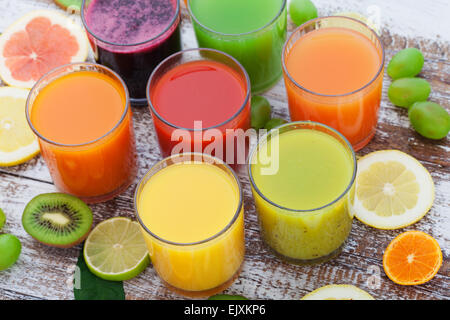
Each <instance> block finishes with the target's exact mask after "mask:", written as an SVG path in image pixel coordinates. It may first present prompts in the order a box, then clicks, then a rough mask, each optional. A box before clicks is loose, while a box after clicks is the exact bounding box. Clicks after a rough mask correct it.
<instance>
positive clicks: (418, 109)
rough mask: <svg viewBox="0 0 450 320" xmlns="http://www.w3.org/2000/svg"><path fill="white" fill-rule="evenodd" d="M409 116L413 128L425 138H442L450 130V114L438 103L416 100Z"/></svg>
mask: <svg viewBox="0 0 450 320" xmlns="http://www.w3.org/2000/svg"><path fill="white" fill-rule="evenodd" d="M408 116H409V120H410V121H411V125H412V126H413V128H414V129H415V130H416V131H417V132H418V133H419V134H421V135H422V136H424V137H425V138H428V139H435V140H438V139H442V138H445V137H446V136H447V134H448V132H449V131H450V115H449V114H448V112H447V110H445V109H444V108H442V107H441V106H440V105H438V104H437V103H434V102H430V101H422V102H416V103H414V104H413V105H412V106H411V108H409V110H408Z"/></svg>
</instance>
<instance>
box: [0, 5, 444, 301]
mask: <svg viewBox="0 0 450 320" xmlns="http://www.w3.org/2000/svg"><path fill="white" fill-rule="evenodd" d="M342 2H343V3H345V1H342ZM350 2H354V1H350ZM363 2H367V1H363ZM419 2H420V1H410V2H408V3H411V4H412V5H414V4H416V3H419ZM317 3H318V7H319V12H320V13H321V14H322V13H324V12H325V13H331V12H330V10H336V11H338V10H339V11H349V7H348V6H345V4H344V5H342V6H341V7H339V6H337V5H336V2H335V1H332V0H328V1H325V0H322V1H317ZM379 3H380V6H381V7H383V4H384V3H388V1H379ZM389 3H392V2H389ZM428 3H429V5H432V2H428ZM433 3H434V1H433ZM446 3H447V5H448V1H436V5H438V6H444V7H445V4H446ZM328 4H329V6H328ZM49 7H50V8H56V6H55V5H54V4H53V3H52V1H50V0H35V1H32V0H14V1H13V0H0V9H1V10H0V32H1V31H2V30H4V28H5V27H6V26H7V25H9V24H10V23H11V22H13V21H14V20H15V19H16V18H18V17H20V15H22V14H23V13H26V12H28V11H30V10H33V9H36V8H49ZM331 8H332V9H331ZM419 9H420V8H419ZM419 9H418V10H417V11H419ZM447 9H448V8H447ZM410 10H411V9H410ZM182 14H183V20H182V37H183V46H184V48H188V47H195V46H196V42H195V38H194V34H193V30H192V26H191V23H190V20H189V17H188V14H187V11H186V10H185V9H183V11H182ZM427 14H428V16H426V17H424V15H427ZM435 14H437V13H435V12H434V11H433V12H432V13H429V12H426V11H425V12H424V13H423V15H422V16H421V18H422V19H424V21H425V23H434V22H435V21H436V19H439V18H437V17H436V16H435ZM390 15H391V16H393V15H394V16H395V13H392V12H390ZM411 19H414V17H411ZM440 19H447V18H446V17H445V15H443V16H442V17H441V18H440ZM436 25H437V26H438V24H436ZM403 27H404V26H403ZM293 28H294V26H293V25H292V24H291V23H290V25H289V31H292V30H293ZM396 30H397V29H396V28H395V25H394V26H392V21H391V22H390V24H389V28H387V27H386V26H385V27H383V25H382V26H381V34H382V40H383V43H384V46H385V50H386V59H387V61H389V59H390V58H391V57H392V55H393V54H394V53H395V52H397V51H398V50H400V49H403V48H405V47H417V48H419V49H420V50H421V51H422V52H423V54H424V56H425V65H424V68H423V71H422V73H421V75H420V76H421V77H423V78H425V79H427V80H428V81H429V82H430V84H431V86H432V94H431V96H430V100H432V101H435V102H437V103H440V104H441V105H442V106H444V107H445V108H446V109H447V110H449V109H450V103H449V97H450V90H449V88H450V83H449V82H450V76H449V75H450V62H449V60H448V55H449V41H448V40H447V39H443V38H442V37H433V38H431V37H428V38H427V37H426V36H427V34H425V36H417V37H415V36H410V35H409V34H405V33H402V32H400V31H401V30H403V29H402V28H401V27H400V26H399V28H398V30H399V32H397V33H396ZM439 32H440V31H437V33H439ZM447 32H448V30H447ZM389 84H390V79H389V77H388V76H386V77H385V80H384V86H383V99H382V102H381V110H380V120H379V124H378V127H377V132H376V135H375V137H374V139H373V140H372V142H370V144H369V145H368V146H367V147H365V148H364V149H363V150H361V151H360V152H358V154H359V155H364V154H367V153H369V152H371V151H375V150H383V149H398V150H401V151H404V152H406V153H409V154H411V155H412V156H414V157H416V158H417V159H418V160H420V161H421V162H422V164H423V165H424V166H425V167H426V168H427V169H428V170H429V171H430V172H431V174H432V176H433V179H434V182H435V185H436V200H435V203H434V205H433V207H432V209H431V210H430V212H429V213H428V214H427V215H426V216H425V217H424V218H423V219H422V220H421V221H419V222H417V223H416V224H415V225H413V226H411V227H408V228H405V229H402V230H395V231H383V230H377V229H373V228H370V227H368V226H366V225H364V224H362V223H360V222H359V221H357V220H356V219H355V220H354V223H353V228H352V231H351V234H350V237H349V240H348V242H347V244H346V246H345V248H344V250H343V252H342V254H341V255H340V256H338V257H337V258H336V259H334V260H332V261H330V262H327V263H324V264H321V265H317V266H296V265H290V264H287V263H284V262H282V261H280V260H278V259H276V258H275V257H274V256H273V255H272V253H271V252H270V251H269V250H268V249H267V248H266V247H265V245H264V244H263V242H262V240H261V238H260V235H259V226H258V223H257V218H256V212H255V207H254V203H253V199H252V196H251V192H250V185H249V181H248V177H247V175H246V173H245V170H242V172H240V173H239V176H240V179H241V182H242V184H243V187H244V194H245V228H246V256H245V263H244V268H243V271H242V273H241V275H240V277H239V278H238V279H237V280H236V282H235V283H234V284H233V285H232V286H231V287H230V288H229V289H228V290H227V291H226V293H229V294H241V295H244V296H246V297H248V298H252V299H299V298H301V297H302V296H303V295H305V294H306V293H308V292H310V291H312V290H314V289H316V288H318V287H321V286H323V285H328V284H333V283H336V284H353V285H356V286H358V287H360V288H362V289H364V290H366V291H368V292H369V293H370V294H372V295H373V296H374V297H375V298H376V299H446V300H447V299H450V258H449V255H450V201H449V196H450V168H449V165H450V160H449V154H450V139H449V138H448V137H447V138H445V139H443V140H440V141H431V140H427V139H425V138H422V137H421V136H419V135H418V134H416V133H415V132H414V130H412V129H411V127H410V124H409V120H408V117H407V112H406V111H405V110H404V109H401V108H396V107H395V106H393V105H392V104H391V103H390V102H389V101H388V99H387V94H386V92H387V88H388V86H389ZM264 96H265V97H267V98H268V99H269V101H270V102H271V104H272V106H273V113H274V116H276V117H282V118H285V119H287V120H289V114H288V108H287V102H286V93H285V88H284V84H283V82H282V81H280V82H279V83H278V85H277V86H276V87H274V88H273V89H271V90H270V91H268V92H266V93H265V94H264ZM133 111H134V126H135V131H136V138H137V148H138V153H139V174H138V177H141V176H142V175H143V174H144V173H145V172H146V171H147V170H148V169H149V168H150V167H151V166H152V164H154V163H155V162H156V161H157V160H159V159H160V154H159V149H158V146H157V143H156V139H155V133H154V130H153V124H152V119H151V117H150V114H149V111H148V109H147V108H134V109H133ZM135 187H136V181H135V183H134V184H133V185H132V186H131V187H130V188H128V190H127V191H126V192H124V193H123V194H122V195H120V196H119V197H117V198H116V199H114V200H111V201H109V202H106V203H102V204H98V205H92V206H91V208H92V209H93V212H94V223H95V224H97V223H99V222H100V221H102V220H104V219H107V218H110V217H115V216H127V217H130V218H135V216H134V211H133V193H134V190H135ZM54 191H56V189H55V187H54V185H53V183H52V180H51V178H50V175H49V172H48V170H47V167H46V166H45V163H44V161H43V159H42V157H40V156H38V157H36V158H35V159H33V160H31V161H29V162H28V163H25V164H23V165H20V166H16V167H12V168H0V207H1V208H2V209H3V210H4V211H5V213H6V215H7V224H6V226H5V228H4V230H3V232H5V233H12V234H14V235H16V236H17V237H18V238H19V239H20V241H21V242H22V254H21V256H20V258H19V260H18V262H17V263H16V264H15V265H14V266H13V267H11V268H10V269H8V270H5V271H2V272H0V299H2V300H3V299H73V290H72V277H73V274H74V269H75V264H76V261H77V257H78V254H79V250H80V249H81V246H77V247H74V248H71V249H56V248H50V247H47V246H45V245H42V244H39V243H38V242H36V241H34V240H33V239H32V238H31V237H30V236H29V235H28V234H27V233H26V232H25V231H24V229H23V228H22V225H21V216H22V212H23V209H24V207H25V205H26V204H27V202H28V201H30V200H31V199H32V198H33V197H34V196H36V195H38V194H41V193H45V192H54ZM414 229H417V230H422V231H425V232H427V233H429V234H431V235H432V236H433V237H435V238H436V239H437V240H438V242H439V244H440V246H441V248H442V251H443V254H444V262H443V265H442V267H441V269H440V271H439V273H438V274H437V275H436V277H435V278H434V279H433V280H431V281H430V282H428V283H426V284H423V285H419V286H399V285H396V284H394V283H393V282H392V281H390V280H389V279H388V278H387V276H386V275H385V274H384V272H383V267H382V255H383V252H384V249H385V248H386V246H387V245H388V244H389V242H390V241H391V240H392V239H393V238H394V237H395V236H396V235H398V234H399V233H401V232H403V231H406V230H414ZM81 285H82V284H81ZM124 286H125V292H126V297H127V299H181V298H183V297H181V296H178V295H176V294H174V293H172V292H171V291H169V290H168V289H167V288H166V287H164V285H163V284H162V283H161V281H160V280H159V278H158V276H157V275H156V273H155V271H154V269H153V268H152V267H151V266H150V267H149V268H147V269H146V270H145V271H144V272H143V273H142V274H141V275H139V276H138V277H136V278H134V279H132V280H129V281H126V282H125V283H124Z"/></svg>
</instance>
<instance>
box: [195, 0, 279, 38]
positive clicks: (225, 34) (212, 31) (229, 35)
mask: <svg viewBox="0 0 450 320" xmlns="http://www.w3.org/2000/svg"><path fill="white" fill-rule="evenodd" d="M191 1H192V0H187V8H188V11H189V15H190V16H191V18H192V19H194V21H195V23H197V24H198V25H199V26H201V27H202V28H203V29H205V30H207V31H209V32H211V33H215V34H218V35H221V36H223V37H241V36H248V35H252V34H254V33H258V32H260V31H263V30H264V29H267V28H269V27H270V26H272V25H273V24H275V22H276V21H277V20H278V18H279V17H280V16H281V15H282V13H283V12H284V9H285V8H286V5H287V0H282V3H281V8H280V10H279V11H278V13H277V14H276V15H275V17H274V18H273V19H272V20H270V21H269V22H268V23H266V24H265V25H263V26H262V27H259V28H258V29H255V30H252V31H248V32H242V33H223V32H219V31H215V30H213V29H211V28H209V27H207V26H205V25H204V24H203V23H201V22H200V21H199V20H198V19H197V17H196V16H195V15H194V13H193V12H192V10H191Z"/></svg>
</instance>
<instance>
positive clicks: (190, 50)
mask: <svg viewBox="0 0 450 320" xmlns="http://www.w3.org/2000/svg"><path fill="white" fill-rule="evenodd" d="M194 51H198V52H202V51H205V52H214V53H217V54H219V55H223V56H226V57H227V58H229V59H231V60H232V61H233V62H234V63H235V64H236V65H237V66H238V68H239V69H240V71H242V72H243V74H244V75H245V83H246V85H247V89H246V91H247V92H246V94H245V99H244V102H243V103H242V105H241V106H240V107H239V109H238V110H237V111H236V113H235V114H233V115H232V116H231V117H230V118H229V119H227V120H225V121H223V122H221V123H219V124H216V125H214V126H210V127H207V128H201V129H195V128H184V127H181V126H178V125H176V124H173V123H171V122H169V121H168V120H166V119H164V118H163V117H162V116H161V115H160V114H159V113H158V111H156V108H155V106H154V105H153V103H152V99H151V96H150V84H151V82H152V80H153V78H154V77H155V76H156V73H157V71H158V70H159V69H160V68H161V67H162V66H163V65H164V64H165V63H166V62H167V61H169V60H171V59H173V58H175V57H177V56H181V55H183V54H184V53H187V52H194ZM197 61H202V60H197ZM220 63H221V62H220ZM183 64H184V63H183ZM146 94H147V101H148V105H149V107H150V109H151V111H152V113H153V114H154V115H156V117H157V118H158V119H159V120H161V121H162V122H164V123H165V124H166V125H168V126H169V127H172V128H175V129H180V130H186V131H189V132H195V131H205V130H210V129H215V128H220V127H222V126H223V125H225V124H227V123H229V122H230V121H232V120H233V119H235V118H236V117H238V116H239V115H240V114H241V112H242V111H243V110H244V109H245V107H246V106H247V104H248V102H249V100H250V95H251V84H250V77H249V76H248V73H247V70H245V68H244V67H243V66H242V64H241V63H240V62H239V61H237V60H236V59H235V58H234V57H232V56H231V55H229V54H228V53H225V52H223V51H220V50H216V49H210V48H191V49H185V50H181V51H178V52H175V53H174V54H171V55H170V56H168V57H167V58H165V59H164V60H163V61H161V62H160V63H159V64H158V65H157V66H156V68H155V69H154V70H153V72H152V74H151V75H150V78H149V79H148V82H147V89H146Z"/></svg>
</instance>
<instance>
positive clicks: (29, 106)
mask: <svg viewBox="0 0 450 320" xmlns="http://www.w3.org/2000/svg"><path fill="white" fill-rule="evenodd" d="M86 66H87V67H92V68H99V69H104V70H106V71H107V72H109V73H111V74H112V76H114V77H115V79H116V80H118V81H119V83H120V84H121V86H122V88H123V90H124V92H125V107H124V109H123V113H122V115H121V117H120V119H119V121H118V122H117V123H116V124H115V125H114V127H112V129H111V130H109V131H108V132H106V133H105V134H104V135H102V136H100V137H99V138H96V139H94V140H92V141H88V142H84V143H78V144H66V143H60V142H56V141H53V140H50V139H48V138H46V137H44V136H43V135H42V134H41V133H40V132H39V131H38V130H37V129H36V128H35V126H34V125H33V122H32V121H31V109H32V107H33V106H32V102H31V99H32V93H33V92H34V91H36V90H38V88H39V87H40V86H41V84H42V83H43V82H44V81H45V80H46V79H47V78H48V77H50V76H52V75H53V74H55V73H57V72H58V71H61V70H63V69H65V68H69V67H74V68H75V67H86ZM84 71H92V72H98V71H93V70H89V69H86V70H75V71H69V72H66V73H63V74H61V75H59V76H58V77H55V78H54V79H52V80H51V81H50V82H49V83H48V84H46V85H45V86H43V87H42V88H45V87H46V86H48V85H49V84H50V83H51V82H53V81H55V80H56V79H58V78H60V77H62V76H65V75H68V74H71V73H75V72H84ZM42 88H41V90H42ZM37 95H39V93H38V94H37ZM37 95H36V97H37ZM36 97H34V98H33V100H35V98H36ZM33 102H34V101H33ZM129 108H130V96H129V93H128V88H127V86H126V85H125V82H124V81H123V79H122V78H121V77H120V76H119V75H118V74H117V73H116V72H114V71H113V70H111V69H110V68H108V67H105V66H103V65H101V64H97V63H91V62H75V63H68V64H64V65H62V66H58V67H56V68H53V69H52V70H50V71H48V72H47V73H46V74H44V75H43V76H42V77H41V78H40V79H39V80H38V81H37V82H36V83H35V84H34V85H33V87H32V88H31V90H30V93H29V94H28V97H27V102H26V107H25V115H26V117H27V122H28V125H29V126H30V128H31V130H32V131H33V132H34V134H36V135H37V136H38V137H39V139H42V140H44V141H45V142H47V143H49V144H52V145H55V146H59V147H83V146H88V145H91V144H93V143H96V142H98V141H100V140H102V139H104V138H106V137H107V136H109V135H110V134H111V133H113V132H114V131H115V130H116V129H117V128H118V127H119V126H120V125H121V124H122V123H123V121H124V120H125V117H126V115H127V113H128V110H129Z"/></svg>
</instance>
